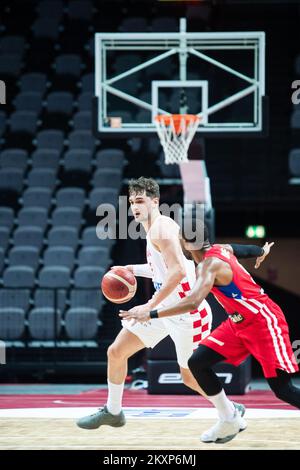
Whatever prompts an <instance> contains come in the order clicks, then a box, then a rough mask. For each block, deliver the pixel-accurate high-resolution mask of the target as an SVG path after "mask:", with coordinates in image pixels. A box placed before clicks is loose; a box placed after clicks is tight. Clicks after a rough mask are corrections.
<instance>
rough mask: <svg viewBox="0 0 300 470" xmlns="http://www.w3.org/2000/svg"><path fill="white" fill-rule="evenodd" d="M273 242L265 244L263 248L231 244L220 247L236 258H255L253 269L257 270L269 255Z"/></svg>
mask: <svg viewBox="0 0 300 470" xmlns="http://www.w3.org/2000/svg"><path fill="white" fill-rule="evenodd" d="M273 245H274V242H271V243H269V242H266V243H265V244H264V246H263V247H261V246H258V245H244V244H239V243H231V244H230V245H222V246H224V248H226V250H228V251H230V252H231V253H233V254H234V256H236V257H237V258H240V259H246V258H256V263H255V269H257V268H259V266H260V265H261V263H262V262H263V261H264V259H265V258H266V257H267V256H268V254H269V253H270V250H271V248H272V246H273Z"/></svg>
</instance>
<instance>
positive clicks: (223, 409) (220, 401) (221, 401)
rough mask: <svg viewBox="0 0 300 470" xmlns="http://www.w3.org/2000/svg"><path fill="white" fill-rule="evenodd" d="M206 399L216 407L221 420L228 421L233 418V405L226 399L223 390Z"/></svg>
mask: <svg viewBox="0 0 300 470" xmlns="http://www.w3.org/2000/svg"><path fill="white" fill-rule="evenodd" d="M207 398H208V400H209V401H211V402H212V403H213V405H214V406H215V407H216V409H217V411H218V414H219V416H220V418H221V419H223V420H225V421H230V420H231V419H232V418H233V417H234V414H235V407H234V404H233V403H232V401H230V400H229V398H227V396H226V394H225V392H224V390H222V391H221V392H220V393H218V394H217V395H213V396H210V397H207Z"/></svg>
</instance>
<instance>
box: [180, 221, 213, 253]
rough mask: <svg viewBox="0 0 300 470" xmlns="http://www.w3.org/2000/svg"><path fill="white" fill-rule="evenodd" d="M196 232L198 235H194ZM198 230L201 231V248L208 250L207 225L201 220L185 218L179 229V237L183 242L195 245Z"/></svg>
mask: <svg viewBox="0 0 300 470" xmlns="http://www.w3.org/2000/svg"><path fill="white" fill-rule="evenodd" d="M196 230H198V233H196ZM199 230H201V231H203V237H201V239H202V240H203V245H202V248H208V247H209V246H210V241H209V231H208V228H207V225H206V224H205V223H204V222H203V220H201V219H199V218H196V217H193V216H187V217H185V218H184V221H183V225H182V228H181V236H182V238H183V239H184V240H185V241H187V242H189V243H195V242H196V241H197V238H198V236H199Z"/></svg>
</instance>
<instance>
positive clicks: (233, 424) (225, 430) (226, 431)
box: [201, 409, 247, 444]
mask: <svg viewBox="0 0 300 470" xmlns="http://www.w3.org/2000/svg"><path fill="white" fill-rule="evenodd" d="M246 427H247V422H246V421H245V420H244V418H243V417H242V416H241V415H240V413H239V411H238V409H236V410H235V413H234V417H233V419H232V420H230V421H223V420H219V421H218V422H217V423H216V424H215V425H214V426H212V427H211V428H210V429H208V430H207V431H205V432H204V433H203V434H202V435H201V441H202V442H215V443H216V444H224V443H225V442H228V441H231V439H233V438H234V437H235V436H236V435H237V434H238V433H239V432H241V431H244V429H246Z"/></svg>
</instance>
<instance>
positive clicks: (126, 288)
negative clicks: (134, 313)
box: [101, 268, 137, 304]
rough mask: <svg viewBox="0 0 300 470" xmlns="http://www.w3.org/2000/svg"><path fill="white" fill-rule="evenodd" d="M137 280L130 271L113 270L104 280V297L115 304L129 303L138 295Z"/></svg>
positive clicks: (102, 284)
mask: <svg viewBox="0 0 300 470" xmlns="http://www.w3.org/2000/svg"><path fill="white" fill-rule="evenodd" d="M136 287H137V283H136V278H135V277H134V275H133V274H132V272H131V271H129V269H126V268H112V269H111V270H110V271H108V272H107V273H106V274H105V275H104V276H103V278H102V282H101V289H102V292H103V295H104V296H105V297H106V298H107V299H108V300H110V301H111V302H113V303H115V304H123V303H125V302H128V301H129V300H130V299H132V297H133V296H134V294H135V293H136Z"/></svg>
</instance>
